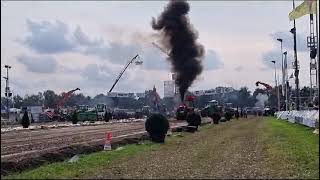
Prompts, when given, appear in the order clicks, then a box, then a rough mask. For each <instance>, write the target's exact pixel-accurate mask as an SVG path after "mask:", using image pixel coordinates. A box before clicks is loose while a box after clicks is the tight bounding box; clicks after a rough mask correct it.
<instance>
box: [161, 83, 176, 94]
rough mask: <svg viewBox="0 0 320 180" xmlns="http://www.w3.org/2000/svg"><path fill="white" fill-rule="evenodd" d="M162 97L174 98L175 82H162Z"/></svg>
mask: <svg viewBox="0 0 320 180" xmlns="http://www.w3.org/2000/svg"><path fill="white" fill-rule="evenodd" d="M163 87H164V95H163V96H164V97H174V94H175V90H174V89H175V82H174V81H173V80H169V81H164V86H163Z"/></svg>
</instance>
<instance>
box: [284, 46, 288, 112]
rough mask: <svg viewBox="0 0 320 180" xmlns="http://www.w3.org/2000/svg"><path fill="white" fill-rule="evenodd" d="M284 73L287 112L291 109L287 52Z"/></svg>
mask: <svg viewBox="0 0 320 180" xmlns="http://www.w3.org/2000/svg"><path fill="white" fill-rule="evenodd" d="M283 55H284V59H283V73H284V79H285V80H284V81H285V97H286V100H285V102H286V111H288V109H289V100H288V89H289V80H288V69H287V68H288V64H287V51H286V52H284V53H283Z"/></svg>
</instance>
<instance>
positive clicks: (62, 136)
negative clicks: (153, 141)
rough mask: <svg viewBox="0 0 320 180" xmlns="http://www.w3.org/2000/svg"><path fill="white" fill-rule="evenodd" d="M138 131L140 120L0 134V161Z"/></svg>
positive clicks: (140, 125) (142, 123)
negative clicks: (110, 135) (108, 135)
mask: <svg viewBox="0 0 320 180" xmlns="http://www.w3.org/2000/svg"><path fill="white" fill-rule="evenodd" d="M179 124H180V125H183V124H184V123H183V122H177V121H175V122H174V121H173V122H171V126H176V125H179ZM141 131H144V122H143V121H140V122H131V123H112V124H106V125H97V126H79V127H65V128H58V129H40V130H28V131H20V132H19V131H18V132H8V133H4V134H1V161H2V162H3V161H17V160H21V159H24V158H28V157H26V155H27V156H29V157H30V156H32V155H35V154H36V155H41V154H42V153H48V152H50V151H55V150H57V149H61V148H64V147H68V146H70V145H73V144H81V143H89V142H92V141H97V142H101V141H103V140H104V138H105V135H106V132H112V135H113V137H115V138H116V137H119V136H121V135H126V134H130V133H134V132H141Z"/></svg>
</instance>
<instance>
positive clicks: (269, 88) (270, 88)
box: [256, 81, 272, 91]
mask: <svg viewBox="0 0 320 180" xmlns="http://www.w3.org/2000/svg"><path fill="white" fill-rule="evenodd" d="M259 84H261V85H263V86H264V87H266V89H267V90H268V91H271V90H272V86H270V85H269V84H266V83H263V82H260V81H257V82H256V86H259Z"/></svg>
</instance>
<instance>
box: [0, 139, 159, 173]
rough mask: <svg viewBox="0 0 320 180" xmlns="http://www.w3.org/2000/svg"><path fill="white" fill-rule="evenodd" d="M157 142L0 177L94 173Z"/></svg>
mask: <svg viewBox="0 0 320 180" xmlns="http://www.w3.org/2000/svg"><path fill="white" fill-rule="evenodd" d="M158 146H159V145H158V144H153V143H151V142H149V141H144V142H143V143H140V144H131V145H126V146H124V149H122V150H119V151H103V152H97V153H92V154H89V155H80V159H79V161H77V162H74V163H68V162H67V161H65V162H57V163H52V164H47V165H43V166H41V167H39V168H36V169H33V170H26V171H24V172H22V173H14V174H12V175H9V176H5V177H1V179H2V178H3V179H56V178H71V177H83V176H84V175H88V174H94V173H95V172H96V171H97V170H99V169H101V168H103V166H106V165H108V164H110V163H112V162H114V161H116V160H120V159H123V158H130V157H131V156H134V155H136V154H139V153H143V152H145V151H147V150H151V149H154V148H157V147H158Z"/></svg>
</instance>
